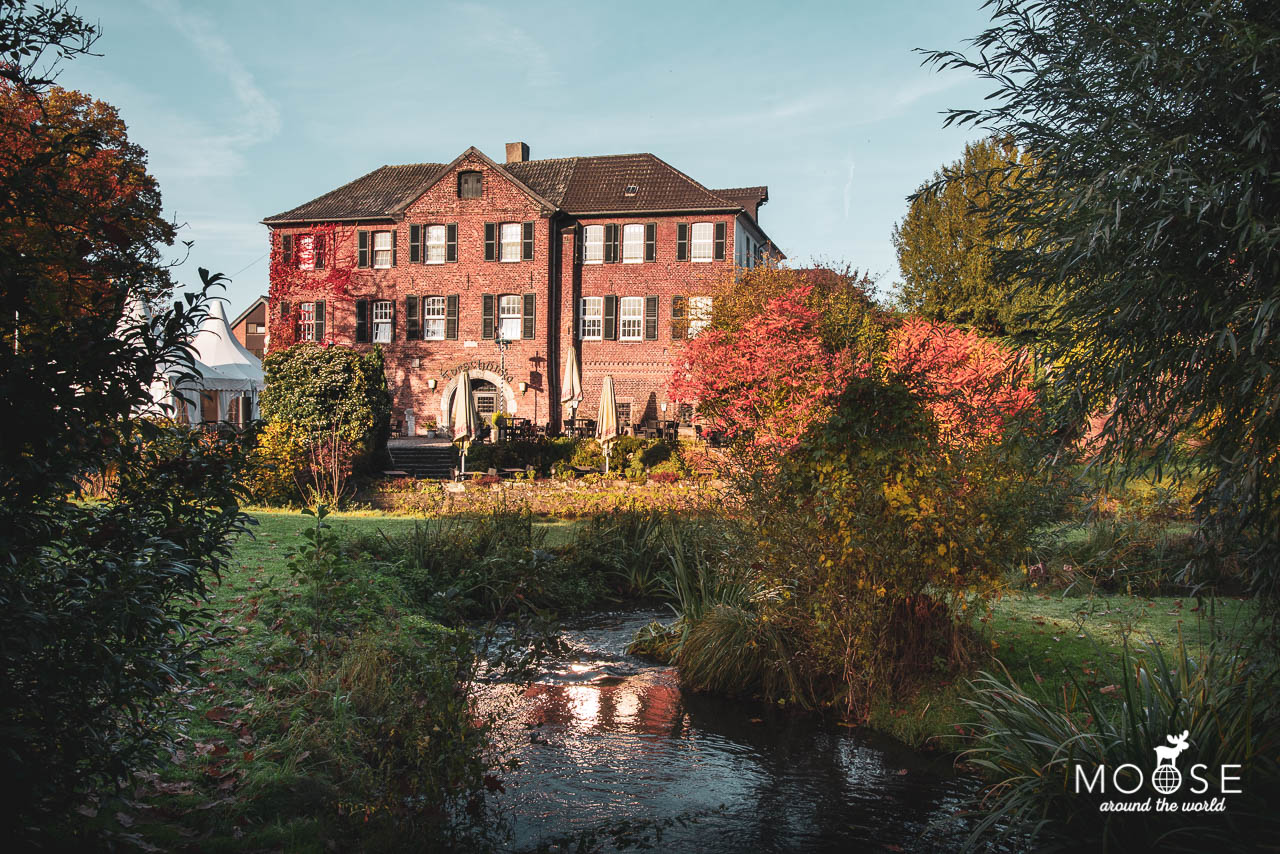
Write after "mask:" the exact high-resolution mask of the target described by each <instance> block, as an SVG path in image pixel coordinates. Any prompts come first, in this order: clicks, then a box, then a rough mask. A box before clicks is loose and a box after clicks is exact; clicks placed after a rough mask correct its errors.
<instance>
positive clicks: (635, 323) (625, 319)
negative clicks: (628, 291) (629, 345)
mask: <svg viewBox="0 0 1280 854" xmlns="http://www.w3.org/2000/svg"><path fill="white" fill-rule="evenodd" d="M620 302H621V303H622V305H621V306H620V309H619V312H618V314H619V316H620V317H621V319H622V328H621V329H620V330H619V335H618V337H619V338H621V339H622V340H623V341H641V340H643V339H644V297H623V298H622V299H621V300H620Z"/></svg>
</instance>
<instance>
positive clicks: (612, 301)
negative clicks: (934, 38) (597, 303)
mask: <svg viewBox="0 0 1280 854" xmlns="http://www.w3.org/2000/svg"><path fill="white" fill-rule="evenodd" d="M601 326H602V329H601V332H602V334H601V336H600V337H601V338H603V339H604V340H606V341H617V340H618V298H617V297H616V296H613V295H610V296H607V297H605V298H604V322H603V323H602V324H601Z"/></svg>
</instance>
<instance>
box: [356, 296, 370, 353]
mask: <svg viewBox="0 0 1280 854" xmlns="http://www.w3.org/2000/svg"><path fill="white" fill-rule="evenodd" d="M368 341H369V301H368V300H367V299H358V300H356V343H368Z"/></svg>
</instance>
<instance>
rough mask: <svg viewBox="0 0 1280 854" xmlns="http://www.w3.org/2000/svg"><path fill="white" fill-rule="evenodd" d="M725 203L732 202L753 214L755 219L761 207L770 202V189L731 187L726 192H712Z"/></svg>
mask: <svg viewBox="0 0 1280 854" xmlns="http://www.w3.org/2000/svg"><path fill="white" fill-rule="evenodd" d="M711 192H713V193H715V194H716V195H717V196H719V197H720V198H722V199H724V200H725V201H728V202H732V203H733V204H734V205H736V206H737V207H740V208H742V209H743V210H745V211H746V212H747V213H749V214H751V216H752V218H753V219H754V218H755V216H756V212H757V211H758V210H759V209H760V206H761V205H762V204H764V203H765V202H767V201H769V188H768V187H729V188H727V189H724V190H712V191H711Z"/></svg>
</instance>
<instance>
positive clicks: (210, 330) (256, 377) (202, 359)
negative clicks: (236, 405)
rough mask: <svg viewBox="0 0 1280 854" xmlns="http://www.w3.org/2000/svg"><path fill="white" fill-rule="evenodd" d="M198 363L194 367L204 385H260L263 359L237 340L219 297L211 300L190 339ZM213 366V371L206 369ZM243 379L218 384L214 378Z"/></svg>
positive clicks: (244, 386) (207, 386) (221, 386)
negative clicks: (207, 310)
mask: <svg viewBox="0 0 1280 854" xmlns="http://www.w3.org/2000/svg"><path fill="white" fill-rule="evenodd" d="M191 346H192V347H193V348H194V349H195V356H196V360H197V362H198V365H197V367H199V368H200V369H201V371H200V373H201V375H202V376H204V378H205V387H206V388H249V387H254V388H262V385H263V374H262V362H261V361H260V360H259V359H258V357H257V356H255V355H253V354H252V353H250V352H249V351H248V350H246V349H245V348H244V345H243V344H241V343H240V341H239V339H237V338H236V336H235V334H234V333H233V332H232V331H231V325H230V324H229V323H227V314H226V312H225V311H224V310H223V308H222V300H212V301H211V302H210V305H209V314H208V316H206V317H205V319H204V322H202V323H201V324H200V330H199V331H198V332H196V334H195V336H194V337H193V338H192V339H191ZM206 367H207V368H212V369H213V371H212V374H213V375H211V374H210V373H207V372H206V371H205V370H204V369H205V368H206ZM214 375H216V376H214ZM215 379H216V380H222V381H223V382H226V381H227V380H232V379H234V380H242V381H246V384H245V385H234V386H227V385H219V384H217V383H216V382H214V380H215Z"/></svg>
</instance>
